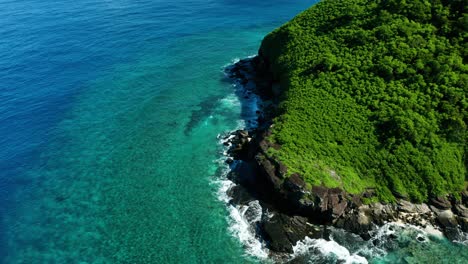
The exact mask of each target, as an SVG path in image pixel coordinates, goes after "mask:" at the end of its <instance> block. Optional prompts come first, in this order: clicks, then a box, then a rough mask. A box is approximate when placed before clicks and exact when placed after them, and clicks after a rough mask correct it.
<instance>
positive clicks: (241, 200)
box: [227, 185, 253, 205]
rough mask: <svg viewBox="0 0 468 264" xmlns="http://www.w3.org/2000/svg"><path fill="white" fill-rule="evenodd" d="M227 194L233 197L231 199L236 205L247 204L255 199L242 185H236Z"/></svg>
mask: <svg viewBox="0 0 468 264" xmlns="http://www.w3.org/2000/svg"><path fill="white" fill-rule="evenodd" d="M227 195H228V196H229V197H231V200H230V201H229V202H230V203H231V204H234V205H246V204H248V203H249V202H251V201H253V198H252V195H251V194H250V193H249V192H248V191H247V189H245V188H244V187H242V186H241V185H235V186H233V187H232V188H231V189H229V190H228V191H227Z"/></svg>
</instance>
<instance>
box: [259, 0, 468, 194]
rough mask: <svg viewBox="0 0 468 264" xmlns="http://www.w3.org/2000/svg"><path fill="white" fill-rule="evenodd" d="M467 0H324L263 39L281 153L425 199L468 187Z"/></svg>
mask: <svg viewBox="0 0 468 264" xmlns="http://www.w3.org/2000/svg"><path fill="white" fill-rule="evenodd" d="M466 6H467V3H466V1H465V0H452V1H448V0H324V1H322V2H320V3H318V4H317V5H315V6H313V7H311V8H310V9H309V10H307V11H305V12H303V13H302V14H300V15H299V16H297V17H296V18H294V19H293V20H292V21H290V22H288V23H287V24H285V25H284V26H282V27H281V28H279V29H277V30H275V31H273V32H272V33H271V34H269V35H268V36H267V37H266V38H265V39H264V41H263V43H262V47H261V49H260V53H261V54H262V55H264V56H265V57H267V58H268V59H269V64H270V68H271V71H272V72H273V75H274V77H275V79H276V80H278V81H279V82H280V83H281V87H282V89H283V92H282V95H281V96H282V100H281V101H282V103H281V104H280V109H281V112H280V114H279V116H278V117H277V118H276V119H275V126H274V128H273V135H272V136H271V138H270V139H271V140H272V141H275V142H277V143H279V144H281V145H282V147H281V149H280V150H273V149H272V150H271V155H274V156H276V157H277V158H278V159H279V160H281V161H282V162H284V163H285V165H286V166H287V167H288V169H289V171H288V173H290V174H291V173H294V172H296V173H300V174H301V175H303V177H304V178H305V179H306V180H307V182H308V183H310V184H311V185H326V186H330V187H337V186H338V187H342V188H344V189H345V190H347V191H349V192H351V193H359V192H362V191H364V190H365V189H366V188H374V189H375V190H376V193H377V198H378V199H380V200H384V201H392V200H394V199H395V197H406V198H408V199H411V200H413V201H425V200H427V199H428V198H429V197H432V196H439V195H444V194H448V193H450V194H454V195H455V197H456V196H457V194H459V193H460V191H461V190H462V189H463V188H464V184H465V181H466V175H467V164H468V158H467V155H468V147H467V139H468V130H467V124H468V99H467V94H468V83H467V81H468V75H467V73H468V67H467V65H466V64H465V61H466V58H467V52H468V44H467V42H466V35H467V27H468V14H467V13H466V11H465V8H466Z"/></svg>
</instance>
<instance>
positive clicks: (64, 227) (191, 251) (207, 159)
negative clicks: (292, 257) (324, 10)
mask: <svg viewBox="0 0 468 264" xmlns="http://www.w3.org/2000/svg"><path fill="white" fill-rule="evenodd" d="M314 2H315V1H313V0H309V1H305V0H297V1H286V0H274V1H254V2H252V1H231V0H226V1H214V0H211V1H200V0H191V1H189V0H175V1H160V0H158V1H147V0H139V1H122V0H118V1H109V0H103V1H96V0H85V1H69V0H66V1H39V0H25V1H11V0H5V1H2V3H1V7H2V8H1V10H0V14H1V15H0V25H2V26H1V27H0V35H1V36H2V38H1V39H0V205H1V206H0V262H3V263H79V262H83V263H85V262H88V263H91V262H92V263H111V262H113V263H198V262H200V263H244V262H256V261H258V259H257V258H255V257H253V256H251V255H249V254H246V252H249V250H245V248H244V244H242V243H241V242H240V241H239V239H238V238H237V236H236V235H235V234H233V232H234V233H235V231H233V228H232V226H233V223H234V222H233V219H232V218H230V215H232V212H231V211H230V209H229V208H226V206H225V204H224V203H223V202H222V201H220V200H219V197H217V196H218V194H219V192H218V189H219V185H218V184H217V183H216V182H217V180H218V179H219V177H221V174H222V170H221V169H220V166H221V165H219V163H217V162H216V160H218V159H219V158H220V152H222V147H221V146H220V145H219V144H218V139H217V135H218V134H220V133H223V132H225V131H228V130H232V129H235V128H236V127H238V126H239V125H241V123H240V120H241V107H240V103H239V101H238V98H237V97H236V96H235V95H234V90H233V87H232V84H231V83H230V82H229V81H228V80H226V79H225V78H224V75H223V72H222V68H223V66H225V65H227V64H229V63H230V62H231V61H232V60H233V59H235V58H239V57H246V56H248V55H252V54H255V53H256V51H257V49H258V46H259V44H260V41H261V39H262V38H263V36H264V35H265V34H266V33H268V32H269V31H271V30H272V29H274V28H275V27H277V26H279V25H281V24H282V23H284V22H285V21H287V20H289V19H290V18H292V17H293V16H294V15H295V14H297V13H298V12H300V11H301V10H304V9H305V8H307V7H308V6H310V5H311V4H313V3H314Z"/></svg>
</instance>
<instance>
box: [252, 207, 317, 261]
mask: <svg viewBox="0 0 468 264" xmlns="http://www.w3.org/2000/svg"><path fill="white" fill-rule="evenodd" d="M261 228H262V232H263V234H264V235H265V239H266V240H267V242H268V247H269V248H270V249H271V250H273V251H276V252H284V253H292V252H293V246H294V245H295V244H296V243H297V242H298V241H299V240H302V239H304V238H305V237H306V236H308V237H311V238H319V237H321V236H322V235H323V230H322V229H320V228H316V227H315V226H313V225H311V224H309V223H307V218H305V217H301V216H288V215H285V214H281V213H276V214H275V215H274V216H273V217H271V218H268V219H266V220H264V221H263V222H262V225H261Z"/></svg>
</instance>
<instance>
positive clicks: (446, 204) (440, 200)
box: [430, 196, 452, 210]
mask: <svg viewBox="0 0 468 264" xmlns="http://www.w3.org/2000/svg"><path fill="white" fill-rule="evenodd" d="M430 202H431V204H432V205H434V206H435V207H437V208H439V209H442V210H446V209H450V208H451V207H452V204H451V203H450V201H449V200H448V199H447V197H444V196H439V197H436V198H431V199H430Z"/></svg>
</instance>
